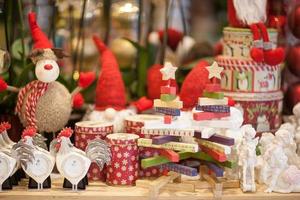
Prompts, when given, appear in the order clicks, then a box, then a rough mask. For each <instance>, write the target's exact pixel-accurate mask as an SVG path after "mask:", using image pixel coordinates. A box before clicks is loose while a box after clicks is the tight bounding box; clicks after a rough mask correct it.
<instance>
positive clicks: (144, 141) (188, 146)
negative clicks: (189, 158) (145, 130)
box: [138, 138, 199, 152]
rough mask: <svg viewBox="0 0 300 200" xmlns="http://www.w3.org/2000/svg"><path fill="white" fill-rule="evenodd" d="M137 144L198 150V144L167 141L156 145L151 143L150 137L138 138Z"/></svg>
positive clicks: (178, 149)
mask: <svg viewBox="0 0 300 200" xmlns="http://www.w3.org/2000/svg"><path fill="white" fill-rule="evenodd" d="M138 146H140V147H150V148H156V149H170V150H174V151H186V152H197V151H198V150H199V148H198V144H191V143H183V142H168V143H165V144H160V145H156V144H153V143H152V139H148V138H139V139H138Z"/></svg>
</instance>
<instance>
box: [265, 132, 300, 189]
mask: <svg viewBox="0 0 300 200" xmlns="http://www.w3.org/2000/svg"><path fill="white" fill-rule="evenodd" d="M285 141H286V135H285V134H284V133H282V132H279V133H276V134H275V140H274V142H273V144H271V145H270V148H269V149H268V153H269V154H268V155H269V156H268V157H265V159H266V161H267V162H268V164H269V166H270V167H271V169H272V173H271V177H270V179H269V180H268V181H267V186H268V188H267V189H266V190H265V192H273V191H274V192H279V193H290V192H300V170H299V169H298V168H297V167H296V166H295V165H288V157H287V156H286V155H285V152H284V145H285V144H284V143H285Z"/></svg>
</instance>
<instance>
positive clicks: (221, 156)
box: [200, 145, 227, 162]
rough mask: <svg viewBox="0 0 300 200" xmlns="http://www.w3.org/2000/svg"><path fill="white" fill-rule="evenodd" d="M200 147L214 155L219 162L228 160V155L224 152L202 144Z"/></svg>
mask: <svg viewBox="0 0 300 200" xmlns="http://www.w3.org/2000/svg"><path fill="white" fill-rule="evenodd" d="M200 148H201V150H202V151H204V152H205V153H207V154H208V155H210V156H211V157H213V158H214V159H215V160H217V161H219V162H225V161H226V160H227V157H226V155H225V154H224V153H221V152H218V151H216V150H214V149H210V148H207V147H205V146H203V145H200Z"/></svg>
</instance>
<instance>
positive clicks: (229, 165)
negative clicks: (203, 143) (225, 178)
mask: <svg viewBox="0 0 300 200" xmlns="http://www.w3.org/2000/svg"><path fill="white" fill-rule="evenodd" d="M191 157H192V158H195V159H199V160H204V161H208V162H213V163H216V164H218V165H220V166H223V167H227V168H233V167H235V166H236V163H235V162H232V161H225V162H218V161H217V160H215V159H214V158H213V157H211V156H210V155H208V154H207V153H205V152H203V151H200V152H197V153H193V154H191Z"/></svg>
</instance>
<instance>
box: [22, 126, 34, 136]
mask: <svg viewBox="0 0 300 200" xmlns="http://www.w3.org/2000/svg"><path fill="white" fill-rule="evenodd" d="M35 134H36V128H34V127H33V126H28V127H26V128H25V129H24V131H23V133H22V138H25V137H26V136H28V137H33V136H34V135H35Z"/></svg>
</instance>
